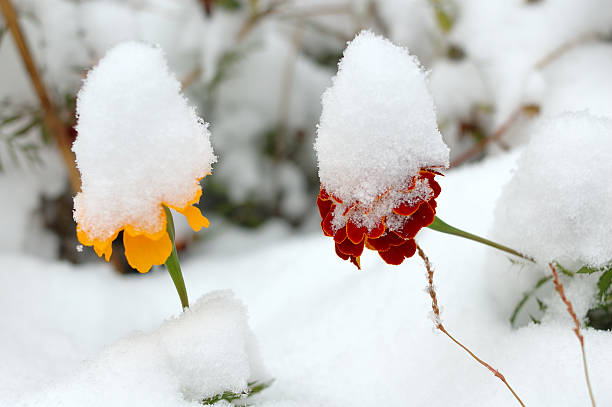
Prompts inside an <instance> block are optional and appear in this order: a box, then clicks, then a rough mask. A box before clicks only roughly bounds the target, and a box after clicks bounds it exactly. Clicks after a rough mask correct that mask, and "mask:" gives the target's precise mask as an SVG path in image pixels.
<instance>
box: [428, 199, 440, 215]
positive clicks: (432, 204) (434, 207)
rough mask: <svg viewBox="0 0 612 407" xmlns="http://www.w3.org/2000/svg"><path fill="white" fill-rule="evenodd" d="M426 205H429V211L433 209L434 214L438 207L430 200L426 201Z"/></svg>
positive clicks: (434, 201) (433, 200)
mask: <svg viewBox="0 0 612 407" xmlns="http://www.w3.org/2000/svg"><path fill="white" fill-rule="evenodd" d="M427 203H428V204H429V206H431V209H433V211H434V213H435V212H436V208H437V207H438V203H437V202H436V200H435V199H430V200H429V201H427Z"/></svg>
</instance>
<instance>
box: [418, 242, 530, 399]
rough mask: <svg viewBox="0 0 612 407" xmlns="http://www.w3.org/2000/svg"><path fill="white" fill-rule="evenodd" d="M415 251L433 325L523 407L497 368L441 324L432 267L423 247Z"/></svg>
mask: <svg viewBox="0 0 612 407" xmlns="http://www.w3.org/2000/svg"><path fill="white" fill-rule="evenodd" d="M417 251H418V253H419V256H420V257H421V259H423V263H425V268H426V269H427V292H428V293H429V296H430V297H431V309H432V311H433V314H434V325H435V327H436V329H438V330H439V331H440V332H443V333H444V334H445V335H446V336H448V337H449V338H450V340H451V341H453V342H455V343H456V344H457V345H459V347H461V348H462V349H463V350H465V351H466V352H467V353H468V354H469V355H470V356H471V357H472V358H474V360H476V361H477V362H478V363H480V364H481V365H483V366H484V367H486V368H487V369H488V370H489V371H490V372H491V373H493V375H494V376H495V377H497V378H498V379H499V380H501V381H502V382H503V383H504V384H505V385H506V387H507V388H508V390H510V392H511V393H512V395H513V396H514V398H515V399H516V400H517V401H518V402H519V404H520V405H521V406H523V407H525V404H523V401H522V400H521V399H520V397H519V396H518V394H516V392H515V391H514V389H513V388H512V387H511V386H510V384H509V383H508V381H507V380H506V378H505V377H504V375H502V374H501V373H500V372H499V370H497V369H494V368H493V367H492V366H491V365H489V364H488V363H487V362H485V361H484V360H482V359H480V358H479V357H478V356H476V355H475V354H474V353H473V352H472V351H471V350H469V349H468V348H467V347H466V346H465V345H463V344H462V343H461V342H459V341H458V340H457V339H455V338H454V337H453V336H452V335H451V334H450V333H449V332H448V331H447V330H446V328H445V327H444V325H443V324H442V320H441V319H440V307H439V306H438V296H437V295H436V289H435V287H434V284H433V275H434V270H433V267H432V266H431V263H430V262H429V258H428V257H427V255H426V254H425V252H424V251H423V249H421V247H420V246H419V245H417Z"/></svg>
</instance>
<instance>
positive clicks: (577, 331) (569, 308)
mask: <svg viewBox="0 0 612 407" xmlns="http://www.w3.org/2000/svg"><path fill="white" fill-rule="evenodd" d="M548 265H549V266H550V269H551V270H552V273H553V282H554V284H555V290H557V292H558V293H559V296H560V297H561V301H563V303H564V304H565V306H566V307H567V312H568V313H569V314H570V316H571V317H572V319H573V320H574V329H573V331H574V333H575V334H576V337H577V338H578V342H580V349H581V350H582V366H583V368H584V378H585V379H586V384H587V389H588V390H589V397H590V398H591V405H592V406H593V407H595V398H594V397H593V389H592V388H591V380H590V379H589V369H588V367H587V361H586V353H585V351H584V337H583V336H582V334H581V333H580V322H579V321H578V317H577V316H576V313H575V312H574V307H573V306H572V303H571V302H570V300H568V299H567V297H566V296H565V290H564V289H563V285H562V284H561V281H559V274H558V273H557V269H556V267H555V266H554V265H553V264H552V263H548Z"/></svg>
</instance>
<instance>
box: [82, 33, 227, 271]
mask: <svg viewBox="0 0 612 407" xmlns="http://www.w3.org/2000/svg"><path fill="white" fill-rule="evenodd" d="M77 115H78V123H77V126H76V130H77V132H78V137H77V139H76V141H75V143H74V145H73V150H74V152H75V154H76V159H77V165H78V168H79V170H80V172H81V179H82V186H81V192H79V193H78V194H77V196H76V197H75V199H74V219H75V220H76V222H77V237H78V239H79V241H80V242H81V243H82V244H84V245H87V246H93V248H94V250H95V251H96V253H97V254H98V256H105V258H106V260H108V259H109V258H110V256H111V253H112V242H113V240H114V239H115V238H116V237H117V235H118V233H119V232H120V231H123V241H124V244H125V254H126V258H127V260H128V262H129V264H130V265H131V266H132V267H134V268H136V269H137V270H138V271H140V272H147V271H148V270H149V269H150V268H151V266H152V265H157V264H163V263H164V262H165V261H166V259H167V258H168V256H169V255H170V253H171V251H172V242H171V240H170V237H169V235H168V232H167V230H166V224H167V219H166V214H165V211H164V206H167V207H169V208H173V209H175V210H176V211H178V212H180V213H182V214H183V215H185V217H186V218H187V220H188V221H189V224H190V226H191V227H192V228H193V229H194V230H196V231H197V230H199V229H200V228H202V227H207V226H208V224H209V222H208V220H207V219H206V218H205V217H204V216H202V214H201V213H200V210H199V209H198V208H197V207H195V206H193V205H194V204H196V203H198V201H199V199H200V196H201V194H202V190H201V186H200V180H201V179H202V178H203V177H204V176H205V175H207V174H208V173H210V171H211V165H212V163H213V162H214V161H215V159H216V158H215V156H214V153H213V150H212V147H211V145H210V141H209V137H210V133H209V131H208V124H207V123H205V122H204V121H203V120H202V119H200V118H199V117H198V116H197V115H196V113H195V110H194V108H192V107H189V106H188V105H187V101H186V100H185V98H184V97H183V96H182V94H181V91H180V83H179V82H178V81H177V80H176V78H175V77H174V75H172V74H171V73H170V72H169V70H168V66H167V63H166V60H165V57H164V54H163V52H162V50H161V49H159V48H157V47H154V46H150V45H146V44H142V43H134V42H128V43H123V44H120V45H118V46H116V47H115V48H113V49H112V50H110V51H109V52H108V53H107V54H106V56H105V57H104V58H103V59H102V60H101V61H100V63H99V64H98V65H97V66H96V67H95V68H93V69H92V70H91V71H90V72H89V73H88V75H87V79H86V81H85V83H84V85H83V87H82V89H81V90H80V92H79V94H78V100H77Z"/></svg>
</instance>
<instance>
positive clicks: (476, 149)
mask: <svg viewBox="0 0 612 407" xmlns="http://www.w3.org/2000/svg"><path fill="white" fill-rule="evenodd" d="M522 112H523V107H522V106H520V107H519V108H517V109H515V110H514V111H513V112H512V113H511V114H510V116H508V118H507V119H506V121H504V122H503V123H502V125H501V126H499V127H498V128H497V130H495V131H494V132H493V134H491V136H489V137H486V138H484V139H482V140H481V141H480V142H479V143H478V144H476V145H474V146H473V147H472V148H470V149H469V150H468V151H466V152H465V153H463V154H461V155H460V156H459V157H457V158H455V159H454V160H453V162H451V167H457V166H459V165H461V164H463V163H464V162H466V161H468V160H470V159H472V158H473V157H474V156H476V155H477V154H478V153H480V152H481V151H482V150H484V148H485V147H486V146H487V145H488V144H489V143H490V142H492V141H499V139H501V138H502V136H503V135H504V134H505V133H506V132H507V131H508V130H509V129H510V127H512V125H513V124H514V122H516V120H518V118H519V117H521V114H522Z"/></svg>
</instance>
